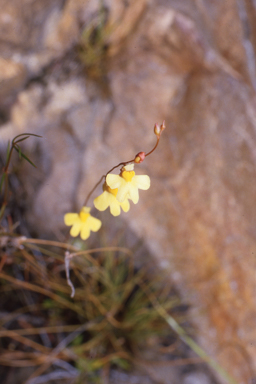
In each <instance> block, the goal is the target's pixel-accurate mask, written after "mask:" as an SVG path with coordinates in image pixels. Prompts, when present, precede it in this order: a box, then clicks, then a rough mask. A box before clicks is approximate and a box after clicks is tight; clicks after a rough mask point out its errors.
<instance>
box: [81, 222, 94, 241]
mask: <svg viewBox="0 0 256 384" xmlns="http://www.w3.org/2000/svg"><path fill="white" fill-rule="evenodd" d="M90 232H91V231H90V228H89V226H88V223H86V224H84V225H83V226H82V228H81V234H80V236H81V239H82V240H87V239H88V237H89V236H90Z"/></svg>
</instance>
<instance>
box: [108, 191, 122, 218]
mask: <svg viewBox="0 0 256 384" xmlns="http://www.w3.org/2000/svg"><path fill="white" fill-rule="evenodd" d="M113 197H114V196H113ZM110 213H111V215H113V216H119V215H120V213H121V208H120V203H119V202H118V200H117V199H116V198H115V197H114V199H113V200H112V202H111V204H110Z"/></svg>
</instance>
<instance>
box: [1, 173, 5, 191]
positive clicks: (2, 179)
mask: <svg viewBox="0 0 256 384" xmlns="http://www.w3.org/2000/svg"><path fill="white" fill-rule="evenodd" d="M5 177H6V173H4V174H3V175H2V177H1V181H0V193H1V192H2V187H3V184H4V180H5Z"/></svg>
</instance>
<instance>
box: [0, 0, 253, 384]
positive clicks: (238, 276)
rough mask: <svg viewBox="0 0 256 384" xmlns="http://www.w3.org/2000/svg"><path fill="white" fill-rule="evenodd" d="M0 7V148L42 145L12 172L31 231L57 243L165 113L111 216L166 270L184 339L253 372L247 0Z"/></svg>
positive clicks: (14, 2)
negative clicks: (19, 142) (127, 201)
mask: <svg viewBox="0 0 256 384" xmlns="http://www.w3.org/2000/svg"><path fill="white" fill-rule="evenodd" d="M0 3H1V11H0V52H1V57H0V84H1V86H0V122H1V126H0V140H1V145H2V146H4V145H5V144H6V142H7V140H8V139H10V138H13V137H14V136H15V135H16V134H19V133H24V132H31V133H36V134H39V135H42V136H43V139H41V140H40V142H39V139H35V140H32V139H30V140H29V141H28V144H27V145H28V147H27V151H30V153H32V155H33V156H34V157H33V156H32V157H33V158H34V159H35V158H37V160H35V161H36V162H37V164H38V169H37V170H36V172H31V169H30V168H29V171H28V170H27V175H26V173H25V174H24V175H23V176H24V177H23V179H22V180H23V183H24V185H25V187H26V190H27V196H28V197H27V199H28V201H29V210H28V211H27V213H26V220H27V222H28V223H29V225H30V226H31V228H33V230H34V232H35V234H37V235H38V234H40V236H48V237H49V236H53V237H54V236H55V237H56V236H57V237H58V238H61V237H62V230H63V215H64V213H65V212H67V211H71V210H73V209H77V208H78V207H80V205H81V204H82V203H83V201H84V199H85V196H86V194H87V193H88V192H89V190H90V189H91V187H92V186H93V185H94V183H96V182H97V180H98V178H99V177H100V175H102V174H103V173H105V172H106V171H107V170H109V169H110V168H111V167H112V166H114V165H115V164H117V163H119V162H120V161H125V160H129V159H130V158H132V157H133V156H134V155H135V154H136V153H137V152H139V151H146V152H147V151H148V150H150V149H151V148H152V146H153V145H154V142H155V136H154V134H153V126H154V124H155V123H156V122H159V123H161V122H162V120H163V119H165V120H166V125H167V128H166V130H165V132H164V134H163V137H162V140H161V142H160V144H159V148H158V150H157V151H156V152H155V153H154V154H152V156H150V157H148V158H147V159H146V161H145V162H144V163H143V164H141V165H140V166H138V167H137V169H138V173H141V174H144V173H146V174H148V175H150V177H151V182H152V187H151V188H150V190H149V191H147V192H141V194H140V201H139V204H138V205H137V206H133V207H132V209H131V210H130V212H129V213H128V214H126V215H124V214H122V216H121V217H120V218H118V219H115V220H125V221H126V223H127V226H128V227H129V228H130V229H131V230H133V231H134V233H136V234H137V236H138V237H143V238H144V240H145V241H146V243H147V245H148V247H149V249H150V250H151V251H152V252H153V253H154V255H155V257H156V258H157V259H158V260H159V264H160V266H161V267H162V268H165V269H167V268H169V270H170V278H171V279H174V280H175V282H176V284H177V286H178V287H179V290H180V292H181V293H182V295H183V297H184V299H185V300H186V301H187V302H189V303H190V305H191V308H192V309H191V311H192V312H191V313H192V319H193V322H194V325H195V326H196V327H197V328H198V335H197V336H198V340H199V342H200V344H201V345H202V346H203V347H204V348H205V349H206V350H207V351H208V352H209V353H210V354H211V355H212V356H213V357H215V358H216V359H217V360H218V361H220V362H221V363H222V365H223V366H224V367H225V368H226V369H227V370H228V371H229V372H230V373H232V374H233V375H234V376H235V377H236V378H237V380H238V382H239V383H249V382H251V381H250V378H252V377H254V379H256V278H255V277H256V276H255V271H256V260H255V255H256V97H255V90H256V56H255V49H256V27H255V26H256V2H255V0H225V1H223V0H215V1H211V0H195V1H189V0H182V1H180V0H151V1H147V0H139V1H138V0H128V1H121V0H104V1H97V0H44V1H42V0H22V1H20V0H19V1H18V0H1V2H0ZM29 143H30V144H29ZM32 176H33V177H32ZM31 177H32V179H31ZM98 192H100V188H99V190H98ZM109 220H110V219H109ZM110 223H111V221H110Z"/></svg>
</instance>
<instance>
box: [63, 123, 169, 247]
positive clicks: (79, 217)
mask: <svg viewBox="0 0 256 384" xmlns="http://www.w3.org/2000/svg"><path fill="white" fill-rule="evenodd" d="M164 129H165V122H164V121H163V123H162V124H161V126H159V125H158V124H155V126H154V133H155V135H156V137H157V141H156V144H155V146H154V148H153V149H152V150H151V151H150V152H148V153H147V154H146V153H145V152H139V153H138V154H137V155H136V156H135V157H134V159H132V160H129V161H125V162H122V163H119V164H118V165H116V166H115V167H113V168H111V169H110V170H109V171H108V172H107V173H106V175H103V176H102V177H101V178H100V180H99V182H98V183H97V184H96V185H95V186H94V187H93V189H92V190H91V192H90V193H89V195H88V196H87V198H86V200H85V203H84V206H83V208H82V209H81V211H80V213H66V214H65V216H64V222H65V224H66V225H67V226H72V228H71V230H70V235H71V236H73V237H76V236H78V235H79V234H80V236H81V238H82V239H83V240H86V239H88V237H89V236H90V232H91V231H93V232H97V231H98V230H99V229H100V227H101V224H102V223H101V221H100V220H99V219H97V218H95V217H93V216H91V215H90V213H89V212H90V210H91V208H88V207H86V205H87V202H88V200H89V198H90V197H91V195H92V193H93V192H94V191H95V189H96V188H97V187H98V185H100V183H102V181H103V180H105V181H104V183H103V193H102V194H101V195H100V196H98V197H96V198H95V199H94V206H95V208H96V209H98V210H99V211H105V210H106V209H107V208H108V207H109V208H110V213H111V214H112V215H113V216H118V215H120V213H121V208H122V210H123V211H124V212H128V211H129V209H130V203H129V200H131V201H132V202H133V203H134V204H137V203H138V201H139V189H142V190H147V189H149V187H150V178H149V176H147V175H135V172H134V165H135V164H140V163H142V161H144V159H145V158H146V157H147V156H149V155H150V154H151V153H152V152H154V150H155V149H156V147H157V146H158V143H159V140H160V137H161V134H162V132H163V130H164ZM119 167H121V169H120V174H119V175H115V174H112V173H111V172H112V171H113V170H114V169H116V168H119Z"/></svg>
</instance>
